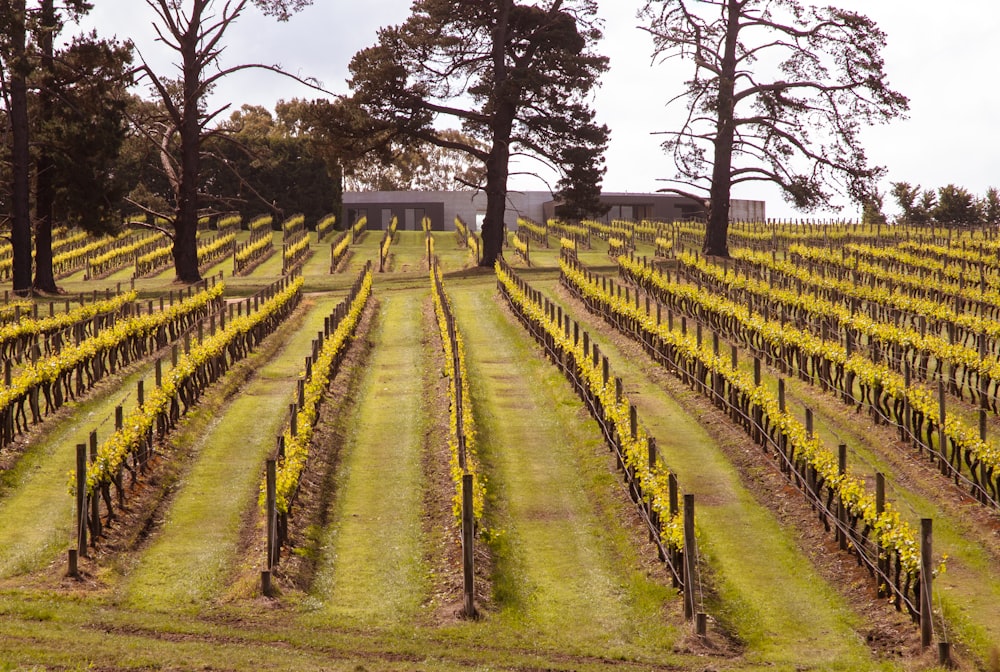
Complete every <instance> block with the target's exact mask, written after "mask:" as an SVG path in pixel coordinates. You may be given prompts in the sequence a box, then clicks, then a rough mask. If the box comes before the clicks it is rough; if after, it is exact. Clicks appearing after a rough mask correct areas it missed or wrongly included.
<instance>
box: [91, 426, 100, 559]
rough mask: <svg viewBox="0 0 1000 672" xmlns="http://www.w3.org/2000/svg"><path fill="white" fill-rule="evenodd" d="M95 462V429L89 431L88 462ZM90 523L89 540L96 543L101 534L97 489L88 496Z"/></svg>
mask: <svg viewBox="0 0 1000 672" xmlns="http://www.w3.org/2000/svg"><path fill="white" fill-rule="evenodd" d="M95 462H97V431H96V430H94V431H92V432H91V433H90V463H91V464H94V463H95ZM90 524H91V530H92V533H91V535H90V541H91V543H92V544H94V545H97V537H99V536H100V535H101V498H100V497H98V495H97V490H96V489H95V490H94V492H93V493H92V494H91V496H90Z"/></svg>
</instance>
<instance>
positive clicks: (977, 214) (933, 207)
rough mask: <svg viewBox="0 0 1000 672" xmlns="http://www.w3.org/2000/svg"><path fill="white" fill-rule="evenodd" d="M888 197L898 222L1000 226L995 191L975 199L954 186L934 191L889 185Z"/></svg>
mask: <svg viewBox="0 0 1000 672" xmlns="http://www.w3.org/2000/svg"><path fill="white" fill-rule="evenodd" d="M891 193H892V197H893V199H895V201H896V205H897V206H898V207H899V210H900V215H899V219H900V221H904V222H907V223H909V224H941V225H958V226H974V225H979V224H996V223H997V222H1000V193H998V191H997V189H996V188H995V187H990V188H989V189H987V190H986V194H985V195H984V196H983V197H982V198H976V196H975V195H974V194H973V193H972V192H970V191H969V190H968V189H965V188H964V187H959V186H956V185H954V184H947V185H945V186H943V187H938V188H937V190H936V191H935V190H934V189H924V188H923V187H921V186H920V185H919V184H917V185H911V184H910V183H909V182H893V183H892V191H891Z"/></svg>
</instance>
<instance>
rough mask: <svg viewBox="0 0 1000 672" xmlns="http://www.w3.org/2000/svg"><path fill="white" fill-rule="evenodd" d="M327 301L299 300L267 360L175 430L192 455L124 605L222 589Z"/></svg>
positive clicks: (200, 597)
mask: <svg viewBox="0 0 1000 672" xmlns="http://www.w3.org/2000/svg"><path fill="white" fill-rule="evenodd" d="M332 306H333V302H332V301H330V300H328V301H325V302H323V303H322V304H320V305H319V306H316V305H312V306H302V307H300V308H299V310H298V312H297V313H296V314H295V315H293V317H292V318H290V319H289V321H288V322H287V323H286V324H285V325H283V326H282V327H281V328H280V329H279V331H278V332H277V333H276V334H275V335H273V336H272V337H271V341H273V342H276V343H275V345H277V344H279V343H280V346H281V347H280V348H273V350H274V351H272V352H270V353H267V355H270V357H269V359H267V360H265V361H259V360H260V359H261V357H262V355H254V356H253V357H254V358H255V359H257V360H258V361H257V362H256V364H255V366H256V367H259V368H256V371H255V375H254V376H253V378H251V379H250V380H249V382H248V383H247V385H246V386H245V387H244V388H243V389H241V390H240V391H239V394H238V395H236V396H235V397H234V398H233V399H231V401H230V403H228V405H225V406H223V407H222V408H221V409H213V410H214V411H215V412H214V413H213V414H212V416H211V417H201V418H195V419H194V422H193V423H192V426H191V427H189V428H188V429H187V430H186V431H183V432H181V433H180V435H179V436H178V438H177V441H178V442H182V443H189V444H190V450H191V452H193V453H194V454H195V458H194V461H193V463H192V465H191V467H190V469H189V470H188V471H187V473H186V474H185V475H184V476H183V478H182V480H181V482H180V483H179V485H178V489H177V493H176V496H175V498H174V500H173V501H172V503H171V505H170V507H169V510H168V511H167V512H166V520H165V523H164V525H163V529H162V533H160V534H158V535H157V536H156V538H155V540H154V542H153V543H152V544H151V545H150V547H149V549H148V550H147V551H145V552H144V553H143V554H142V556H141V558H138V559H137V561H136V566H135V569H134V571H132V572H131V573H130V575H129V577H128V579H127V582H126V584H125V587H124V590H123V599H124V601H125V604H127V605H129V606H133V607H141V608H146V609H157V610H159V609H190V610H195V611H197V610H199V609H202V608H203V607H204V606H205V605H206V604H207V603H209V602H211V601H212V600H214V599H217V598H218V597H219V596H220V595H222V594H223V593H224V592H225V589H226V584H225V580H226V578H227V576H228V572H229V568H230V566H231V565H232V563H233V561H234V558H235V557H236V556H237V554H238V553H239V548H238V546H237V541H238V536H239V530H240V523H241V520H242V518H243V516H244V515H245V513H246V511H247V510H248V508H249V507H253V506H257V495H258V492H259V484H260V481H261V478H262V474H263V465H264V460H265V458H266V457H267V456H268V455H269V454H271V453H272V452H273V450H274V445H275V437H276V436H277V435H278V434H279V433H280V432H281V431H282V428H283V427H284V426H285V424H286V423H287V419H288V410H287V409H288V404H289V403H291V402H292V401H294V399H295V385H296V380H297V379H298V377H299V374H300V372H301V371H302V369H303V368H304V360H305V356H306V355H307V354H308V353H309V352H310V349H309V346H310V342H311V340H312V339H313V338H315V334H316V332H317V330H322V327H323V318H324V317H325V316H327V315H329V312H330V309H331V308H332ZM202 410H203V411H204V409H202ZM262 560H263V558H262ZM261 564H263V562H262V563H261Z"/></svg>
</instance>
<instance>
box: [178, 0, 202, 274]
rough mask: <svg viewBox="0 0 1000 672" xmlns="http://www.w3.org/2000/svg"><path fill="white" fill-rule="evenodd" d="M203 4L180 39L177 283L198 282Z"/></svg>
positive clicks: (197, 7)
mask: <svg viewBox="0 0 1000 672" xmlns="http://www.w3.org/2000/svg"><path fill="white" fill-rule="evenodd" d="M203 8H204V5H203V4H202V3H195V14H194V15H193V16H192V17H191V20H190V23H189V24H188V30H187V32H185V33H184V34H183V35H182V36H181V40H180V47H181V54H182V56H183V68H184V101H183V109H182V111H181V114H182V118H181V124H180V128H179V129H178V131H179V132H180V139H181V161H180V164H181V175H180V185H179V186H178V188H177V211H176V217H175V219H174V231H175V236H174V247H173V253H174V270H175V273H176V279H177V281H178V282H183V283H188V284H190V283H195V282H198V281H199V280H201V273H200V272H199V271H198V239H197V232H198V173H199V169H200V164H201V123H200V120H199V118H198V115H199V111H198V102H199V100H200V94H199V87H200V85H201V66H200V65H199V55H198V49H197V48H198V30H197V29H198V26H199V25H200V22H201V16H200V10H201V9H203Z"/></svg>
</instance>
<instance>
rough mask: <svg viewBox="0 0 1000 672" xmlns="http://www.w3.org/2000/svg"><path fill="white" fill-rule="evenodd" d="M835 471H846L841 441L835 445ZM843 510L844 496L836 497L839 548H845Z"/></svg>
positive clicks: (845, 537) (844, 517)
mask: <svg viewBox="0 0 1000 672" xmlns="http://www.w3.org/2000/svg"><path fill="white" fill-rule="evenodd" d="M837 473H838V474H840V475H841V476H843V475H844V474H846V473H847V444H846V443H841V444H840V445H838V446H837ZM845 514H846V512H845V510H844V498H843V497H838V498H837V540H838V541H840V550H842V551H846V550H847V533H846V532H845V531H844V527H845V526H846V519H847V516H846V515H845Z"/></svg>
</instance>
